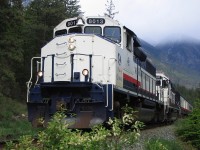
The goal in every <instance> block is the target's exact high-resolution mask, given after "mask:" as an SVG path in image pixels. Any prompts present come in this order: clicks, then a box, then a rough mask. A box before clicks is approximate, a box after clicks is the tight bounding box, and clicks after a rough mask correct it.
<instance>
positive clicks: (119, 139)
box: [7, 108, 143, 150]
mask: <svg viewBox="0 0 200 150" xmlns="http://www.w3.org/2000/svg"><path fill="white" fill-rule="evenodd" d="M124 110H125V111H126V110H131V113H130V112H129V113H128V112H125V113H124V117H123V119H117V118H114V119H109V121H108V125H109V128H106V127H105V126H102V125H97V126H94V127H92V129H91V131H90V132H84V131H82V130H72V129H69V128H68V127H69V125H70V124H68V123H67V122H66V120H65V118H66V116H65V114H64V113H63V112H58V113H56V114H55V115H54V116H53V118H52V120H51V121H50V122H49V123H48V126H47V128H45V129H44V130H43V131H40V132H39V133H38V136H37V140H36V141H34V137H33V136H31V135H26V136H21V137H20V139H19V143H18V144H14V143H12V142H9V143H7V148H8V149H34V150H40V149H43V150H45V149H68V150H79V149H80V150H91V149H95V150H102V149H105V150H108V149H109V150H121V149H123V148H129V149H131V148H132V146H133V144H134V142H136V141H137V139H138V138H139V136H140V129H141V128H142V127H143V123H142V122H139V121H135V120H134V119H135V118H134V116H133V114H134V111H133V110H132V109H131V108H128V109H124ZM127 126H130V128H129V129H125V128H126V127H127Z"/></svg>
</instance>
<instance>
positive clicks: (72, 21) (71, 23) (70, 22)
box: [66, 20, 77, 27]
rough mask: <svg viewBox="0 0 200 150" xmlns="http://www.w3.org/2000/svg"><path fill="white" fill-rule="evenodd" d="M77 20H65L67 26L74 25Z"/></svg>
mask: <svg viewBox="0 0 200 150" xmlns="http://www.w3.org/2000/svg"><path fill="white" fill-rule="evenodd" d="M76 23H77V20H71V21H67V22H66V26H67V27H72V26H76Z"/></svg>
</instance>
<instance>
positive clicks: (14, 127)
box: [0, 93, 36, 141]
mask: <svg viewBox="0 0 200 150" xmlns="http://www.w3.org/2000/svg"><path fill="white" fill-rule="evenodd" d="M0 106H1V109H0V141H5V140H9V139H18V138H19V136H21V135H26V134H33V133H35V131H36V130H35V129H33V128H32V127H31V124H30V123H29V122H28V120H27V117H26V116H27V114H26V112H27V111H26V109H27V108H26V105H24V104H22V103H20V102H17V101H15V100H12V99H10V98H8V97H5V96H3V95H2V94H1V93H0Z"/></svg>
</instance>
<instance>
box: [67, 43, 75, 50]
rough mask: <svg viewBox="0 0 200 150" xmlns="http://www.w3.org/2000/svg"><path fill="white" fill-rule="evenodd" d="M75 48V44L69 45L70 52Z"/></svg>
mask: <svg viewBox="0 0 200 150" xmlns="http://www.w3.org/2000/svg"><path fill="white" fill-rule="evenodd" d="M75 48H76V46H75V45H73V44H69V46H68V49H69V50H70V51H73V50H74V49H75Z"/></svg>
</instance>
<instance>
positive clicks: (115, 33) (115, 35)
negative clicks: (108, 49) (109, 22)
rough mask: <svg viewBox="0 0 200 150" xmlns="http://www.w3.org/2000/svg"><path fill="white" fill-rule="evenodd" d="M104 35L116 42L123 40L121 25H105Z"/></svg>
mask: <svg viewBox="0 0 200 150" xmlns="http://www.w3.org/2000/svg"><path fill="white" fill-rule="evenodd" d="M104 36H105V37H106V38H108V39H110V40H112V41H114V42H116V43H120V42H121V31H120V28H119V27H113V26H110V27H105V28H104Z"/></svg>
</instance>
